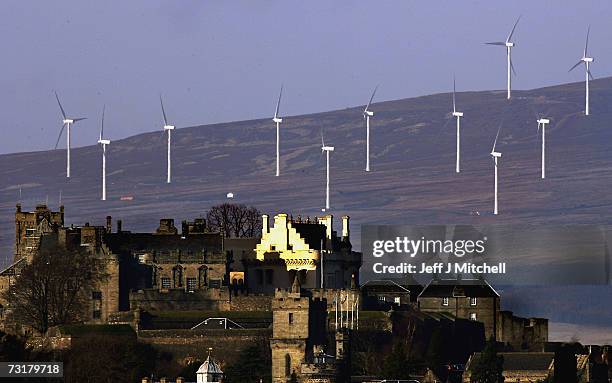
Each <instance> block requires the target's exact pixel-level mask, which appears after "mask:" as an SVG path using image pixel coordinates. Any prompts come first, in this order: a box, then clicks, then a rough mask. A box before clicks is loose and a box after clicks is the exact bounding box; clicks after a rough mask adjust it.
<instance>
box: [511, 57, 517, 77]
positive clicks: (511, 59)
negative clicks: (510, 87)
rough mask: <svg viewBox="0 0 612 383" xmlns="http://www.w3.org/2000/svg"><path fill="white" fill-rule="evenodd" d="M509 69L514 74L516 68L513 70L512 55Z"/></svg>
mask: <svg viewBox="0 0 612 383" xmlns="http://www.w3.org/2000/svg"><path fill="white" fill-rule="evenodd" d="M510 69H512V73H514V75H515V76H516V70H514V63H513V62H512V57H510Z"/></svg>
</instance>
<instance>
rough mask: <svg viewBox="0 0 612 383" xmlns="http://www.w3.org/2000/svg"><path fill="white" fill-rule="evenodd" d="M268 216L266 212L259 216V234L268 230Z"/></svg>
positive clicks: (266, 232)
mask: <svg viewBox="0 0 612 383" xmlns="http://www.w3.org/2000/svg"><path fill="white" fill-rule="evenodd" d="M269 219H270V218H269V217H268V215H267V214H264V215H262V216H261V221H262V222H261V236H262V237H263V236H264V235H266V234H268V230H269V228H270V222H269Z"/></svg>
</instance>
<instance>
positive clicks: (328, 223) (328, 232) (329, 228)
mask: <svg viewBox="0 0 612 383" xmlns="http://www.w3.org/2000/svg"><path fill="white" fill-rule="evenodd" d="M318 221H319V223H320V224H322V225H325V238H326V239H328V240H330V239H331V238H332V232H333V230H334V216H333V215H331V214H328V215H324V216H322V217H319V218H318Z"/></svg>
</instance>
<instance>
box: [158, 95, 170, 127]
mask: <svg viewBox="0 0 612 383" xmlns="http://www.w3.org/2000/svg"><path fill="white" fill-rule="evenodd" d="M159 103H160V104H161V109H162V114H163V115H164V125H168V119H167V118H166V109H164V100H162V96H161V94H160V95H159Z"/></svg>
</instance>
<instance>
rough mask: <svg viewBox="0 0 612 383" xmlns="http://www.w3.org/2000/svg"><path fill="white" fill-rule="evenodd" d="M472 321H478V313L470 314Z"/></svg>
mask: <svg viewBox="0 0 612 383" xmlns="http://www.w3.org/2000/svg"><path fill="white" fill-rule="evenodd" d="M470 320H474V321H475V320H476V313H470Z"/></svg>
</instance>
